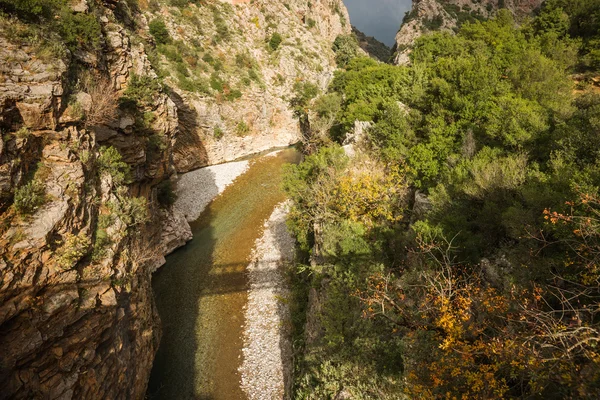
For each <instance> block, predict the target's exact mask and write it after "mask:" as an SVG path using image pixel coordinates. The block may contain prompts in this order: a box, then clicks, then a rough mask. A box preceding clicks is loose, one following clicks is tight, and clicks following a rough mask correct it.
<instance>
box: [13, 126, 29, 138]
mask: <svg viewBox="0 0 600 400" xmlns="http://www.w3.org/2000/svg"><path fill="white" fill-rule="evenodd" d="M15 136H16V137H17V138H19V139H25V138H28V137H29V136H31V131H30V130H29V128H27V127H26V126H23V127H21V129H19V130H18V131H16V132H15Z"/></svg>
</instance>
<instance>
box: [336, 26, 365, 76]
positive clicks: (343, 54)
mask: <svg viewBox="0 0 600 400" xmlns="http://www.w3.org/2000/svg"><path fill="white" fill-rule="evenodd" d="M358 49H359V47H358V41H357V40H356V37H355V36H354V35H353V34H350V35H339V36H338V37H336V38H335V41H334V42H333V51H334V53H335V62H336V63H337V66H338V67H340V68H344V67H345V66H346V65H348V63H349V62H350V60H352V59H353V58H355V57H356V56H357V55H358Z"/></svg>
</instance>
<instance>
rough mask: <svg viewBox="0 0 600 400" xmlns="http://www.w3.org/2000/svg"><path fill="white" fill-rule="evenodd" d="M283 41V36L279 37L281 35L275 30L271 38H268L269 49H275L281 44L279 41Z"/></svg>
mask: <svg viewBox="0 0 600 400" xmlns="http://www.w3.org/2000/svg"><path fill="white" fill-rule="evenodd" d="M282 41H283V38H282V37H281V35H280V34H279V33H277V32H275V33H273V34H272V35H271V39H269V49H271V51H275V50H277V49H278V48H279V46H280V45H281V42H282Z"/></svg>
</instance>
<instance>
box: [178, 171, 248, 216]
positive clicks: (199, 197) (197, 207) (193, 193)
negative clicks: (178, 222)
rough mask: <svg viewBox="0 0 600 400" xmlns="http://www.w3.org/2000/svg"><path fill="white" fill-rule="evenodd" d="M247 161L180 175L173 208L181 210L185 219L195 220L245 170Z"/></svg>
mask: <svg viewBox="0 0 600 400" xmlns="http://www.w3.org/2000/svg"><path fill="white" fill-rule="evenodd" d="M248 163H249V162H248V161H236V162H230V163H225V164H219V165H213V166H210V167H206V168H201V169H198V170H195V171H191V172H188V173H185V174H183V175H181V176H180V177H179V179H178V181H177V185H176V189H175V192H176V193H177V200H176V201H175V205H174V206H175V208H176V209H178V210H180V211H181V212H183V214H184V215H185V218H186V220H187V221H189V222H191V221H195V220H196V219H198V217H199V216H200V214H202V211H204V209H205V208H206V206H207V205H208V204H209V203H210V202H211V201H213V200H214V199H215V197H217V196H218V195H219V194H221V193H223V191H224V190H225V188H226V187H227V186H229V185H230V184H231V183H232V182H233V181H234V180H235V178H237V177H238V176H240V175H241V174H243V173H244V172H246V170H247V169H248Z"/></svg>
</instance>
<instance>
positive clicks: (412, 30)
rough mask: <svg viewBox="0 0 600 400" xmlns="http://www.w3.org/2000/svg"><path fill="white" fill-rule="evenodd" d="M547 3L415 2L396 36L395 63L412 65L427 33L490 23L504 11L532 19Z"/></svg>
mask: <svg viewBox="0 0 600 400" xmlns="http://www.w3.org/2000/svg"><path fill="white" fill-rule="evenodd" d="M543 1H544V0H483V1H472V0H413V5H412V9H411V11H410V13H409V14H407V16H406V17H405V18H404V21H403V22H402V26H401V27H400V30H399V31H398V34H397V35H396V45H395V47H394V49H393V52H394V55H393V60H394V63H395V64H396V65H403V64H408V62H409V57H408V56H409V54H410V47H411V45H412V44H413V43H414V41H415V40H416V39H417V38H418V37H419V36H421V35H422V34H423V33H426V32H429V31H435V30H446V31H453V30H455V29H457V27H458V26H459V25H460V24H461V23H463V22H465V21H474V20H477V19H488V18H490V17H493V16H494V15H495V14H496V12H497V11H498V10H499V9H501V8H506V9H508V10H510V11H511V12H512V13H513V15H514V16H515V17H516V19H517V20H519V19H522V18H524V17H526V16H528V15H531V14H532V13H533V12H534V11H535V10H536V9H538V8H539V7H540V5H541V4H542V2H543Z"/></svg>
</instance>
